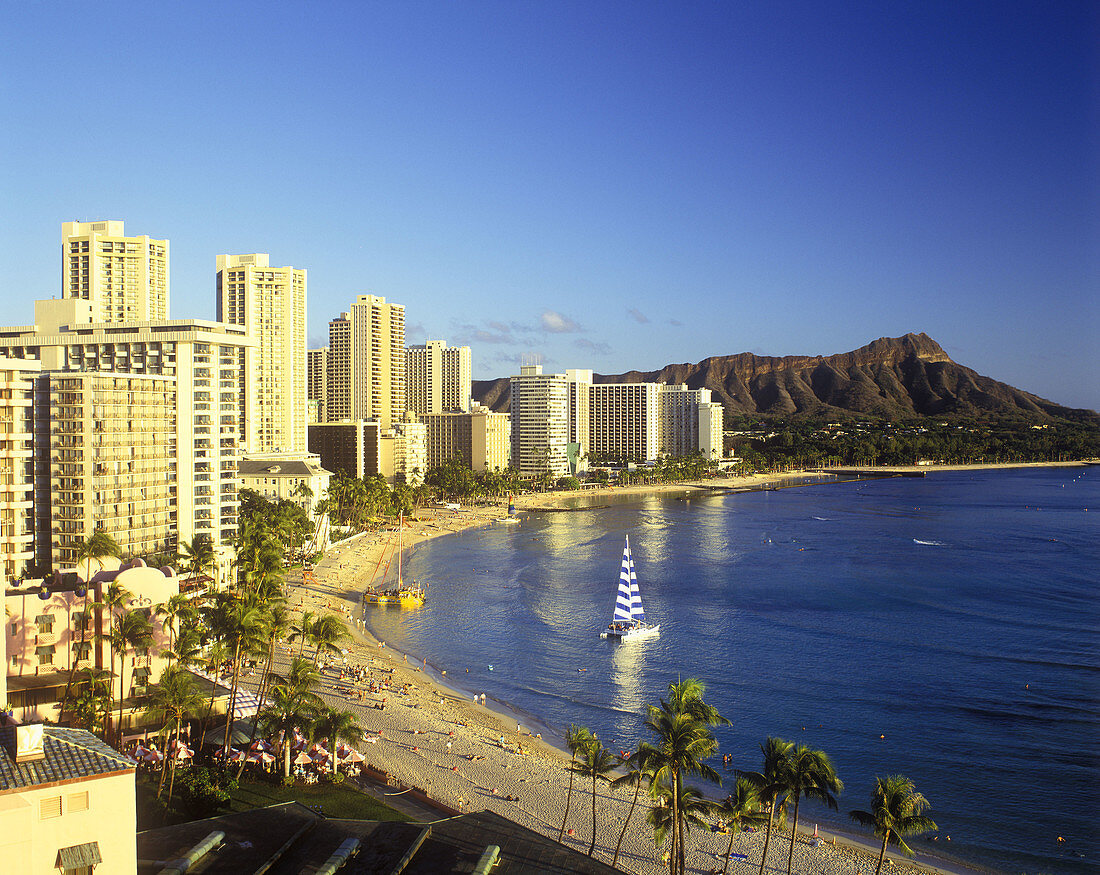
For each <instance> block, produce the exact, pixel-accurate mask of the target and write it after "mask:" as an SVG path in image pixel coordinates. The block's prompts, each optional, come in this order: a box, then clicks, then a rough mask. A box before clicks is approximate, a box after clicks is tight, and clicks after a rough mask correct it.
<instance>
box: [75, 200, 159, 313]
mask: <svg viewBox="0 0 1100 875" xmlns="http://www.w3.org/2000/svg"><path fill="white" fill-rule="evenodd" d="M61 297H63V298H77V299H79V300H83V301H88V302H90V303H91V305H92V321H93V322H149V321H152V320H156V319H167V318H168V241H167V240H156V239H154V238H152V237H147V236H140V237H127V236H126V233H125V228H124V223H123V222H118V221H115V220H107V221H102V222H64V223H62V225H61Z"/></svg>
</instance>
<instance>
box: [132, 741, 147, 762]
mask: <svg viewBox="0 0 1100 875" xmlns="http://www.w3.org/2000/svg"><path fill="white" fill-rule="evenodd" d="M147 753H149V748H147V747H146V746H145V745H144V744H139V745H138V746H137V747H135V748H134V752H133V753H132V754H130V757H131V758H132V759H135V760H140V759H143V758H144V757H145V755H146V754H147Z"/></svg>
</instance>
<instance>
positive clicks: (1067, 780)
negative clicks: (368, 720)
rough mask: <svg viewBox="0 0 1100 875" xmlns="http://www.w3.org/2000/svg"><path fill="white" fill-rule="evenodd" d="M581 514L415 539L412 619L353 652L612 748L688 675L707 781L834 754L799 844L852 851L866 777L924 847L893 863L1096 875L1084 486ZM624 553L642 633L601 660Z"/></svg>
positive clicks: (1097, 719) (1094, 663) (788, 493)
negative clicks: (702, 697)
mask: <svg viewBox="0 0 1100 875" xmlns="http://www.w3.org/2000/svg"><path fill="white" fill-rule="evenodd" d="M585 501H586V502H588V503H589V504H591V503H597V504H604V505H610V506H608V507H602V508H593V509H577V510H573V511H570V512H558V513H537V514H532V515H529V516H527V517H525V518H524V521H523V523H522V524H520V525H511V526H505V525H494V526H491V527H487V528H482V529H473V530H468V531H466V532H464V533H461V534H457V535H454V536H451V537H446V538H439V539H434V540H432V541H429V542H426V543H425V544H424V545H422V546H421V547H420V548H418V549H417V551H416V552H415V553H414V554H413V556H412V557H410V559H409V561H408V564H407V566H406V568H407V570H408V572H410V573H411V574H412V575H413V576H415V577H416V578H417V579H418V580H420V581H421V582H424V583H427V584H428V585H429V590H428V601H427V604H426V605H425V606H424V607H423V608H421V609H419V610H414V611H405V612H401V611H375V612H373V613H372V615H371V618H370V625H371V627H372V629H373V631H374V632H375V634H376V635H377V636H378V637H380V638H381V639H383V640H385V641H386V642H387V644H388V645H390V646H394V647H397V648H399V649H401V650H404V651H406V652H408V653H409V654H411V655H415V656H416V657H417V658H419V659H426V660H427V661H428V663H429V664H430V665H431V666H434V667H435V668H436V669H446V670H447V680H448V681H450V682H451V683H452V684H455V685H457V687H458V688H459V689H462V690H465V691H466V692H468V693H477V692H484V693H487V694H488V695H489V696H490V698H494V699H497V700H498V701H500V702H503V703H507V704H508V705H510V706H511V707H513V708H515V709H517V710H519V711H520V712H522V713H524V714H525V715H532V716H531V717H530V718H525V719H529V720H530V721H531V722H532V724H533V725H535V726H536V727H538V728H541V727H549V728H551V729H553V730H555V731H556V732H558V733H561V732H563V731H564V729H565V728H566V727H568V725H569V724H570V723H577V724H581V725H585V726H588V727H589V728H590V729H592V730H593V731H595V732H597V734H599V736H600V738H601V739H602V740H603V741H604V743H605V744H606V745H607V746H609V747H611V748H613V749H614V750H616V751H617V750H620V749H630V748H632V747H634V746H635V744H636V743H637V741H638V740H639V739H641V738H644V737H646V736H645V732H644V727H643V726H642V720H643V716H642V714H643V711H644V708H645V705H646V704H647V703H656V702H657V701H658V699H659V698H660V697H661V696H662V695H663V694H664V692H665V690H666V689H667V687H668V684H669V683H670V682H671V681H675V680H676V679H677V678H681V677H698V678H701V679H702V680H703V681H704V682H705V683H706V686H707V693H706V698H707V700H708V701H709V702H710V703H712V704H714V705H715V706H717V707H718V708H719V710H720V711H721V712H722V713H723V714H724V715H725V716H727V717H728V718H729V719H730V720H731V721H732V722H733V725H732V726H730V727H727V728H722V729H719V730H717V732H716V734H717V736H718V739H719V742H720V745H721V749H720V752H719V757H717V758H716V761H715V763H714V765H715V767H716V768H719V769H720V768H721V755H722V754H730V755H731V756H732V761H733V767H734V768H744V769H757V768H759V766H760V759H761V757H760V748H759V745H760V743H761V742H762V741H763V740H764V739H765V738H766V737H767V736H769V735H773V736H780V737H782V738H786V739H790V740H793V741H798V742H804V743H806V744H809V745H811V746H813V747H814V748H818V749H821V750H824V751H826V752H827V753H828V754H829V755H830V756H831V758H832V760H833V763H834V765H835V766H836V769H837V772H838V774H839V775H840V777H841V778H842V779H843V781H844V784H845V787H844V792H843V794H842V796H841V798H840V812H839V814H838V813H837V812H832V811H827V810H825V809H824V808H822V807H821V806H814V805H806V804H804V805H803V813H802V816H801V819H802V821H803V822H811V823H812V822H817V823H821V824H822V825H836V826H839V827H842V828H845V829H849V830H852V829H854V827H853V826H852V825H851V823H850V822H849V821H848V818H847V811H848V810H850V809H852V808H868V807H869V806H870V791H871V785H872V781H873V779H874V777H875V776H876V775H886V774H904V775H907V776H909V777H910V778H911V779H912V780H913V781H914V783H915V784H916V787H917V789H918V790H919V791H920V792H922V793H923V794H924V795H925V796H926V797H927V798H928V799H929V801H930V802H931V804H932V809H931V811H930V812H929V814H930V815H931V816H932V817H933V819H934V820H935V821H936V822H937V823H938V824H939V827H940V829H939V832H938V838H937V840H936V841H935V842H933V841H931V840H930V839H928V838H918V839H914V840H913V842H912V844H913V846H914V847H916V848H918V849H920V850H924V851H927V852H930V853H934V854H939V855H941V856H945V857H948V858H957V859H960V860H963V861H969V862H973V863H977V864H979V865H982V866H985V867H987V868H992V869H996V870H1000V871H1005V872H1028V873H1074V872H1085V871H1097V867H1098V865H1100V820H1098V818H1100V746H1098V742H1100V732H1098V729H1100V647H1098V644H1100V600H1098V598H1097V584H1098V578H1100V575H1098V570H1100V468H1087V469H1086V468H1042V469H1016V470H998V471H974V472H971V471H967V472H933V473H930V474H929V475H928V476H927V477H926V478H924V479H912V478H905V479H902V478H894V479H885V480H864V481H858V482H845V483H842V482H826V483H822V482H818V481H813V483H812V484H809V485H804V486H800V487H797V488H787V489H782V490H778V491H765V492H752V493H739V494H723V495H704V494H700V493H698V492H693V493H691V494H690V497H688V498H686V499H685V498H684V497H656V496H651V497H646V498H644V499H640V500H639V499H634V500H631V501H622V500H616V499H615V498H611V499H609V498H608V497H607V494H604V495H600V496H591V497H585V499H584V500H583V501H582V500H578V504H583V503H584V502H585ZM627 535H629V536H630V543H631V550H632V552H633V555H634V562H635V566H636V568H637V573H638V578H639V584H640V587H641V594H642V599H643V602H644V605H645V609H646V613H647V618H648V619H649V620H650V621H651V622H660V624H661V635H660V638H659V639H657V640H651V641H648V642H644V643H634V644H627V645H618V644H615V643H612V642H608V641H603V640H600V639H599V637H598V633H599V631H600V630H601V629H602V628H603V627H604V626H605V625H606V624H607V623H608V622H609V620H610V615H611V610H612V605H613V602H614V596H615V591H616V589H617V585H618V574H619V565H620V560H621V556H622V549H623V541H624V538H625V536H627ZM536 718H537V720H538V721H539V722H538V723H535V722H534V721H535V720H536ZM729 777H730V779H732V777H733V776H732V773H731V774H730V775H729ZM716 792H718V791H716ZM1059 836H1061V837H1063V838H1064V839H1065V841H1064V842H1059V841H1058V837H1059ZM948 837H950V839H948Z"/></svg>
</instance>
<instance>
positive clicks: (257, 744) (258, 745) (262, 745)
mask: <svg viewBox="0 0 1100 875" xmlns="http://www.w3.org/2000/svg"><path fill="white" fill-rule="evenodd" d="M249 750H250V751H252V753H255V752H256V751H258V750H262V751H265V752H267V753H270V752H271V745H270V744H268V743H267V742H266V741H265V740H264V739H262V738H257V739H256V740H255V741H254V742H252V746H251V747H250V748H249Z"/></svg>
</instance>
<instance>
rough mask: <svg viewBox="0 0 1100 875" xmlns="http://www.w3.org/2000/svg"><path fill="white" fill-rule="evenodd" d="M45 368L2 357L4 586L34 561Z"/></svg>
mask: <svg viewBox="0 0 1100 875" xmlns="http://www.w3.org/2000/svg"><path fill="white" fill-rule="evenodd" d="M40 372H41V365H40V364H39V363H38V362H34V361H24V360H18V359H9V358H5V357H2V356H0V588H2V587H3V581H5V580H18V579H19V578H21V577H22V576H23V574H24V573H25V571H26V569H27V566H28V565H30V564H31V563H32V562H33V561H34V513H33V510H34V466H33V453H34V415H33V414H34V411H33V403H34V380H35V377H37V376H38V374H39V373H40ZM2 637H3V636H2V635H0V638H2Z"/></svg>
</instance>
